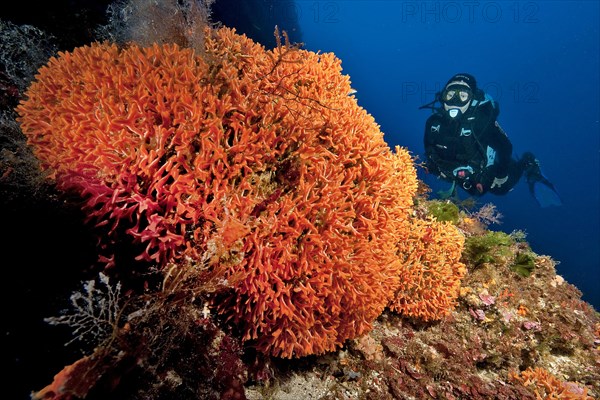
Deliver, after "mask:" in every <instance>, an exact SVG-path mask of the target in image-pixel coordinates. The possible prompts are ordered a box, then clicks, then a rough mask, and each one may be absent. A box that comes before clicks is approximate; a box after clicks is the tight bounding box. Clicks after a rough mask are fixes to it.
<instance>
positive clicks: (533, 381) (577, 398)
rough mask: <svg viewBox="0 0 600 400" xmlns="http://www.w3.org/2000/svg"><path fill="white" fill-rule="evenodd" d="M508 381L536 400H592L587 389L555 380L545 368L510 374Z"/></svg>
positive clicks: (528, 369)
mask: <svg viewBox="0 0 600 400" xmlns="http://www.w3.org/2000/svg"><path fill="white" fill-rule="evenodd" d="M509 379H510V380H511V381H513V382H518V383H520V384H522V385H523V386H525V387H527V388H529V389H530V390H531V391H533V392H534V393H535V396H536V399H540V400H541V399H543V400H550V399H556V400H559V399H564V400H593V397H591V396H589V395H588V394H587V392H588V389H587V388H585V387H583V388H582V387H580V386H579V385H578V384H576V383H573V382H564V381H561V380H560V379H558V378H556V377H555V376H554V375H552V374H551V373H550V372H549V371H548V370H546V369H545V368H540V367H536V368H531V367H529V368H527V369H526V370H525V371H522V372H520V373H517V372H512V373H510V374H509Z"/></svg>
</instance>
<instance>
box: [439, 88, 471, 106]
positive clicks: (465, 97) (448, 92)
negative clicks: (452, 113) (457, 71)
mask: <svg viewBox="0 0 600 400" xmlns="http://www.w3.org/2000/svg"><path fill="white" fill-rule="evenodd" d="M472 99H473V92H472V91H471V89H469V87H468V86H465V85H460V84H454V85H449V86H448V87H446V89H444V91H443V92H442V96H441V101H442V103H444V104H445V105H448V106H456V107H463V106H466V105H467V104H469V102H470V101H471V100H472Z"/></svg>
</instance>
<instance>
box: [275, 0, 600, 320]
mask: <svg viewBox="0 0 600 400" xmlns="http://www.w3.org/2000/svg"><path fill="white" fill-rule="evenodd" d="M272 12H273V13H281V15H280V18H275V20H281V21H282V22H281V23H280V28H283V29H285V28H286V26H285V22H286V21H287V20H289V15H290V14H289V13H295V14H297V15H298V18H299V23H300V28H301V31H302V40H303V42H304V44H305V48H307V49H309V50H313V51H321V52H334V53H335V54H336V55H337V56H338V57H339V58H340V59H341V60H342V66H343V69H344V73H346V74H348V75H350V77H351V81H352V86H353V88H355V89H356V90H357V91H358V93H357V98H358V101H359V104H360V105H361V106H362V107H364V108H365V109H366V110H368V111H369V113H371V114H372V115H373V116H374V117H375V119H376V121H377V122H378V123H379V124H380V125H381V130H382V131H383V132H384V134H385V138H386V141H387V142H388V143H389V145H390V146H395V145H401V146H404V147H407V148H408V149H409V150H410V151H411V152H412V153H413V154H414V155H421V156H422V154H423V151H424V149H423V142H422V141H423V130H424V123H425V120H426V119H427V117H428V116H429V113H430V111H429V110H418V107H419V106H420V105H422V104H425V103H428V102H429V101H431V100H432V99H433V96H434V94H435V92H436V91H438V90H439V89H440V88H441V86H442V85H443V84H444V83H445V82H446V81H447V80H448V79H449V78H450V77H451V76H452V75H453V74H455V73H457V72H469V73H471V74H473V75H475V77H476V78H477V81H478V84H479V86H480V87H481V88H483V89H485V90H486V91H488V92H489V93H490V94H491V95H492V96H493V97H494V98H495V99H496V100H497V101H498V102H499V103H500V110H501V113H500V117H499V122H500V123H501V125H502V127H503V128H504V130H505V131H506V132H507V134H508V135H509V137H510V138H511V141H512V143H513V146H514V150H515V153H516V154H517V155H520V154H522V153H523V152H525V151H528V150H529V151H532V152H533V153H534V154H535V155H536V156H537V158H538V159H539V160H540V162H541V165H542V170H543V171H544V173H545V174H546V175H547V177H548V178H549V179H550V180H551V181H553V182H554V184H555V185H556V187H557V189H558V191H559V192H560V195H561V197H562V201H563V205H562V206H560V207H553V208H545V209H542V208H540V207H539V206H538V205H537V204H536V203H535V201H534V200H533V198H532V197H531V196H530V195H529V192H528V189H527V185H526V183H525V182H524V181H521V182H519V184H517V186H516V188H515V190H514V191H512V192H511V193H509V194H508V195H506V196H502V197H499V196H494V195H490V194H487V195H485V196H483V197H482V198H481V199H480V204H484V203H488V202H492V203H494V204H495V205H496V206H497V208H498V210H499V211H500V212H501V213H502V215H503V223H502V224H501V225H493V226H492V227H491V228H492V229H498V230H502V231H505V232H507V233H509V232H511V231H513V230H515V229H519V230H523V231H525V232H526V233H527V240H528V242H529V243H530V244H531V246H532V249H533V250H534V251H535V252H536V253H538V254H544V255H549V256H551V257H552V258H553V259H554V260H556V261H558V262H559V264H558V266H557V270H558V273H559V274H560V275H562V276H563V277H565V279H567V281H569V282H570V283H573V284H574V285H576V286H577V287H578V288H579V289H580V290H581V291H582V292H583V299H584V300H586V301H588V302H589V303H591V304H593V305H594V306H595V308H596V309H598V310H600V253H599V247H600V214H599V212H598V209H599V206H600V195H599V190H600V180H599V176H600V142H599V140H600V139H599V133H600V126H599V122H598V121H599V119H600V115H599V114H600V103H599V94H600V87H599V73H598V71H599V43H598V42H599V37H600V34H599V24H600V23H599V21H600V16H599V2H596V1H514V2H513V1H506V2H497V1H490V2H486V1H482V2H470V1H464V2H463V1H458V2H453V1H452V2H442V1H393V0H386V1H359V0H347V1H313V0H311V1H296V2H295V3H292V2H283V3H281V4H280V6H279V7H278V8H274V9H273V10H272ZM276 17H277V16H276ZM420 177H421V178H423V179H424V181H425V182H426V183H427V184H428V185H430V186H431V187H432V189H433V193H435V191H436V190H439V189H446V188H447V187H448V185H447V184H441V185H440V183H441V182H440V181H438V180H436V179H435V178H433V177H432V176H429V175H424V174H423V172H421V173H420ZM461 197H462V198H465V197H467V196H466V194H465V193H464V192H463V193H461Z"/></svg>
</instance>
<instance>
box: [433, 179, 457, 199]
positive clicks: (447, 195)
mask: <svg viewBox="0 0 600 400" xmlns="http://www.w3.org/2000/svg"><path fill="white" fill-rule="evenodd" d="M437 195H438V197H439V198H440V199H442V200H449V199H454V198H457V197H458V195H457V193H456V182H454V181H453V182H452V186H450V189H448V190H440V191H438V192H437Z"/></svg>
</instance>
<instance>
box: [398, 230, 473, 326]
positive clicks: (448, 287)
mask: <svg viewBox="0 0 600 400" xmlns="http://www.w3.org/2000/svg"><path fill="white" fill-rule="evenodd" d="M406 232H408V235H407V236H406V237H405V238H403V240H402V241H400V242H399V245H398V246H399V248H400V254H401V255H402V256H403V257H404V261H403V263H402V267H401V272H400V286H399V288H398V291H397V293H396V295H395V297H394V299H393V300H392V301H391V302H390V306H389V307H390V309H391V310H394V311H398V312H400V313H402V314H403V315H406V316H409V317H413V318H417V319H420V320H423V321H432V320H438V319H441V318H443V317H444V316H446V315H447V314H448V313H449V312H450V311H452V310H453V309H454V307H455V305H456V299H457V297H458V295H459V292H460V283H461V280H462V278H463V277H464V275H465V273H466V272H467V269H466V267H465V265H464V264H463V263H462V262H461V256H462V248H463V244H464V236H463V235H462V234H461V233H460V232H459V230H458V229H457V228H456V227H455V226H454V225H452V224H451V223H448V222H438V221H435V220H421V219H415V220H413V221H412V222H411V227H410V229H409V230H406Z"/></svg>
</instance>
